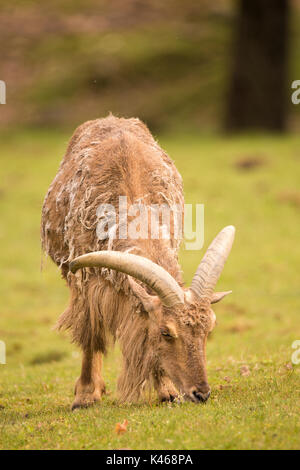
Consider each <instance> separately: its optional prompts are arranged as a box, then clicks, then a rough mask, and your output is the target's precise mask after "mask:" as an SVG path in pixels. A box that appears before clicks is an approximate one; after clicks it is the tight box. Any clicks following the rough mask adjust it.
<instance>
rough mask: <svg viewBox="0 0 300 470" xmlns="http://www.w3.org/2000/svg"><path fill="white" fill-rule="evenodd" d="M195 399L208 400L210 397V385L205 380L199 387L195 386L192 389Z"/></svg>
mask: <svg viewBox="0 0 300 470" xmlns="http://www.w3.org/2000/svg"><path fill="white" fill-rule="evenodd" d="M191 394H192V398H193V401H197V402H199V401H206V400H208V399H209V397H210V386H209V385H208V383H206V382H204V383H202V384H201V385H199V386H198V387H193V388H192V390H191Z"/></svg>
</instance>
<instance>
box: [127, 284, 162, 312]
mask: <svg viewBox="0 0 300 470" xmlns="http://www.w3.org/2000/svg"><path fill="white" fill-rule="evenodd" d="M128 281H129V284H130V287H131V289H132V291H133V293H134V295H135V296H136V297H138V299H139V300H140V301H141V302H142V304H143V307H144V309H145V310H146V312H148V313H149V314H150V315H151V314H153V313H155V312H156V311H157V310H158V309H159V307H160V305H161V301H160V299H159V297H158V296H157V295H149V294H148V292H146V290H145V289H144V288H143V287H142V286H141V285H140V284H138V283H137V282H136V281H135V280H134V279H133V278H132V277H131V276H128Z"/></svg>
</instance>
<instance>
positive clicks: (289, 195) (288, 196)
mask: <svg viewBox="0 0 300 470" xmlns="http://www.w3.org/2000/svg"><path fill="white" fill-rule="evenodd" d="M277 199H278V201H279V202H282V203H284V204H289V205H291V206H293V207H297V208H298V209H299V208H300V191H297V190H296V189H287V190H285V191H282V192H281V193H279V194H278V196H277Z"/></svg>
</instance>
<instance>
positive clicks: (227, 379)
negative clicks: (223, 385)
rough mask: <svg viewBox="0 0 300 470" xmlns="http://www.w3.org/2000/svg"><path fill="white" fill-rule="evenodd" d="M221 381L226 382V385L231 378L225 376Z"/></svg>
mask: <svg viewBox="0 0 300 470" xmlns="http://www.w3.org/2000/svg"><path fill="white" fill-rule="evenodd" d="M223 380H225V382H228V383H230V382H231V378H230V377H228V375H226V376H225V377H224V379H223Z"/></svg>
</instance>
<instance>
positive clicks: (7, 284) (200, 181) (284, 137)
mask: <svg viewBox="0 0 300 470" xmlns="http://www.w3.org/2000/svg"><path fill="white" fill-rule="evenodd" d="M0 48H1V54H0V80H3V81H5V82H6V92H7V96H6V104H3V105H2V104H0V267H1V269H0V341H4V342H5V344H6V357H7V358H6V365H3V364H0V448H22V449H23V448H24V449H27V448H29V449H30V448H38V449H44V448H47V449H49V448H50V449H51V448H74V449H80V448H95V449H97V448H106V449H120V448H128V449H141V448H142V449H143V448H146V449H182V448H183V449H202V448H215V449H224V448H230V449H234V448H242V449H249V448H250V449H251V448H259V449H266V448H268V449H270V448H277V449H279V448H280V449H282V448H293V449H299V445H300V443H299V436H300V420H299V416H300V400H299V396H300V390H299V383H300V380H299V378H300V367H299V365H296V364H294V363H292V359H291V357H292V353H293V352H295V351H294V349H293V348H292V345H293V344H294V341H296V340H300V322H299V311H300V291H299V286H300V270H299V266H300V243H299V236H300V188H299V183H300V137H299V129H300V104H299V105H295V104H292V101H291V96H292V92H294V91H295V90H292V89H291V84H292V82H293V81H295V80H300V0H297V1H296V0H272V1H271V0H269V1H268V0H236V1H231V0H214V1H209V0H201V1H200V0H198V1H195V0H184V1H183V0H164V1H162V0H77V1H75V0H72V1H71V0H64V1H58V0H51V2H50V1H49V2H40V1H37V0H23V1H22V0H18V1H16V0H6V1H1V3H0ZM299 98H300V94H299ZM109 112H112V113H114V114H116V115H117V116H125V117H132V116H134V117H139V118H140V119H142V120H143V121H145V122H146V123H147V125H148V126H149V128H150V131H151V132H152V133H153V134H154V135H155V137H156V138H157V139H158V140H159V143H160V144H161V146H162V147H163V148H164V149H165V150H166V151H167V152H168V154H169V155H170V157H171V158H172V159H173V160H174V161H175V164H176V166H177V168H178V170H179V171H180V173H181V175H182V177H183V182H184V193H185V201H186V202H187V203H192V204H196V203H198V204H199V203H203V204H204V205H205V243H204V247H203V249H202V250H201V251H187V250H182V251H181V253H180V262H181V265H182V269H183V273H184V280H185V282H186V283H187V285H189V283H190V282H191V279H192V277H193V274H194V272H195V269H196V267H197V265H198V263H199V261H200V260H201V258H202V255H203V253H204V250H205V249H206V248H207V246H208V244H209V243H210V241H211V240H212V239H213V237H214V236H215V235H216V234H217V233H218V232H219V231H220V229H222V228H223V227H224V226H226V225H229V224H233V225H235V226H236V228H237V235H236V240H235V243H234V246H233V249H232V252H231V254H230V257H229V259H228V262H227V263H226V266H225V269H224V271H223V273H222V276H221V279H220V281H219V283H218V286H217V288H218V290H220V291H221V290H229V289H232V290H233V293H232V295H231V296H229V297H228V298H226V299H225V300H224V301H223V302H221V303H220V304H218V305H216V307H215V311H216V315H217V321H218V326H217V328H216V329H215V330H214V332H213V334H212V335H211V336H210V339H212V340H209V341H208V345H207V358H208V362H207V368H208V377H209V383H210V385H211V387H212V395H211V399H210V400H209V402H208V403H207V405H205V406H203V407H201V408H197V407H195V406H194V405H193V404H189V403H185V404H184V405H180V406H174V407H172V409H170V408H169V407H167V406H165V407H163V406H159V405H158V404H157V403H156V402H152V403H150V405H151V406H149V403H147V404H146V405H145V404H144V405H137V406H135V405H132V406H131V405H123V406H120V405H119V404H118V402H117V401H116V396H117V395H116V382H117V375H118V372H119V370H120V364H121V356H120V353H119V350H118V348H116V349H115V350H114V352H113V353H112V354H110V355H108V357H106V358H105V360H104V362H105V364H104V379H105V382H106V385H107V389H108V390H109V392H110V394H108V395H107V396H106V397H104V399H103V401H102V403H101V406H99V407H95V408H94V409H91V410H83V411H82V412H78V413H75V414H71V413H70V411H69V407H70V404H71V403H72V400H73V395H72V393H73V387H74V381H75V378H76V377H77V376H78V375H79V371H80V353H79V351H78V349H77V348H76V347H75V346H74V345H72V344H70V342H69V339H68V334H58V333H57V332H55V331H51V328H52V326H53V325H54V324H55V322H56V320H57V318H58V316H59V314H60V313H61V312H62V311H63V310H64V309H65V308H66V306H67V304H68V296H69V293H68V289H67V288H66V286H65V284H64V282H63V281H62V280H61V278H60V273H59V271H58V269H57V268H56V266H54V264H53V263H52V262H50V260H45V259H43V261H42V264H43V270H42V272H41V269H40V267H41V258H42V255H41V248H40V233H39V227H40V217H41V208H42V203H43V198H44V196H45V194H46V192H47V190H48V187H49V185H50V183H51V181H52V179H53V178H54V176H55V174H56V172H57V169H58V166H59V163H60V161H61V159H62V157H63V155H64V153H65V150H66V147H67V144H68V141H69V139H70V137H71V135H72V132H73V131H74V129H75V128H76V127H77V126H78V125H79V124H81V123H82V122H84V121H86V120H89V119H95V118H98V117H103V116H105V115H107V114H108V113H109ZM124 419H128V421H129V426H128V432H126V433H124V435H122V436H121V437H120V436H118V435H116V433H115V431H114V429H115V425H116V423H117V422H123V420H124Z"/></svg>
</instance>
